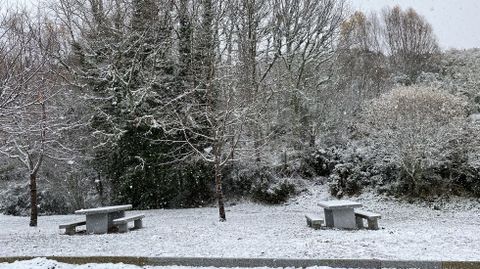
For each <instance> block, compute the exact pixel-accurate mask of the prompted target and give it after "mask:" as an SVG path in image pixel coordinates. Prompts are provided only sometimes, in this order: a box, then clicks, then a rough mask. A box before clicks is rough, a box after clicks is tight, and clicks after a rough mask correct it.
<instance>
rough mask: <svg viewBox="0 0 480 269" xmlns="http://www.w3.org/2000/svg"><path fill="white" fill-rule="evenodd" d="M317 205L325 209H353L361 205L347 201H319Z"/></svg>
mask: <svg viewBox="0 0 480 269" xmlns="http://www.w3.org/2000/svg"><path fill="white" fill-rule="evenodd" d="M318 205H319V206H321V207H323V208H325V209H342V208H354V207H361V206H362V204H361V203H358V202H352V201H348V200H332V201H320V202H319V203H318Z"/></svg>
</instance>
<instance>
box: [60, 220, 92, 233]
mask: <svg viewBox="0 0 480 269" xmlns="http://www.w3.org/2000/svg"><path fill="white" fill-rule="evenodd" d="M85 224H87V222H86V221H77V222H72V223H67V224H60V226H58V227H59V228H60V229H65V234H68V235H74V234H75V233H76V227H77V226H82V225H85Z"/></svg>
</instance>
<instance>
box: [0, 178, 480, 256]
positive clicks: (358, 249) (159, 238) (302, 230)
mask: <svg viewBox="0 0 480 269" xmlns="http://www.w3.org/2000/svg"><path fill="white" fill-rule="evenodd" d="M323 199H332V198H331V197H330V196H329V195H328V194H327V192H326V190H325V187H323V186H317V187H316V188H311V191H310V193H309V194H305V195H302V196H300V197H298V198H296V199H293V200H292V201H290V202H289V204H288V205H281V206H263V205H258V204H252V203H240V204H239V205H235V206H228V207H227V210H228V211H227V219H228V221H227V222H218V220H217V209H216V208H198V209H178V210H148V211H142V213H143V214H145V218H144V226H145V228H143V229H140V230H136V231H131V232H129V233H126V234H106V235H74V236H68V235H63V234H62V231H61V230H59V229H58V225H59V224H61V223H65V222H69V221H74V220H79V219H81V218H82V217H83V216H78V215H66V216H44V217H40V218H39V226H38V227H37V228H30V227H28V223H29V222H28V218H26V217H13V216H4V215H0V227H1V228H0V256H23V255H32V256H50V255H64V256H82V255H89V256H90V255H92V256H98V255H105V256H111V255H121V256H154V257H161V256H168V257H245V258H248V257H264V258H316V259H320V258H352V259H359V258H378V259H408V260H479V259H480V206H479V203H478V201H477V202H475V201H471V200H468V201H467V200H457V201H455V202H452V203H450V204H446V205H444V206H443V207H442V208H441V210H434V209H433V208H432V207H429V206H420V205H418V204H408V203H405V202H398V201H394V200H388V199H385V198H379V197H377V196H373V195H370V194H366V195H363V196H360V197H357V198H352V199H351V200H356V201H360V202H361V203H363V205H364V208H365V209H368V210H371V211H374V212H378V213H381V214H382V219H381V220H380V221H379V224H380V227H381V228H380V230H378V231H369V230H358V231H345V230H331V229H330V230H327V229H321V230H313V229H311V228H308V227H307V226H306V222H305V218H304V215H305V213H313V212H321V209H320V207H319V206H317V202H318V201H320V200H323ZM127 214H128V213H127Z"/></svg>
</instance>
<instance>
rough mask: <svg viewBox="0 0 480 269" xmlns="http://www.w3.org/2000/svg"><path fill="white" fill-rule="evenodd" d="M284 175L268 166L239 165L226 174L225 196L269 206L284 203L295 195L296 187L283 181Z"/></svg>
mask: <svg viewBox="0 0 480 269" xmlns="http://www.w3.org/2000/svg"><path fill="white" fill-rule="evenodd" d="M280 170H281V169H280ZM282 173H283V172H282V171H276V169H275V168H271V167H267V166H255V165H254V164H253V165H245V166H242V165H241V164H237V166H235V167H230V169H229V170H228V171H226V173H225V179H224V191H225V194H227V195H228V196H230V197H232V196H233V197H235V196H240V197H244V198H251V199H253V200H254V201H257V202H261V203H267V204H280V203H284V202H286V201H287V199H288V198H289V197H290V196H291V195H292V194H294V193H295V185H294V184H293V183H291V182H289V181H288V180H286V179H281V175H280V174H282Z"/></svg>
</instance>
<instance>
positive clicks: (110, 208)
mask: <svg viewBox="0 0 480 269" xmlns="http://www.w3.org/2000/svg"><path fill="white" fill-rule="evenodd" d="M128 209H132V205H113V206H104V207H95V208H88V209H80V210H77V211H75V214H78V215H80V214H83V215H89V214H102V213H109V212H116V211H124V210H128Z"/></svg>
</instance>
